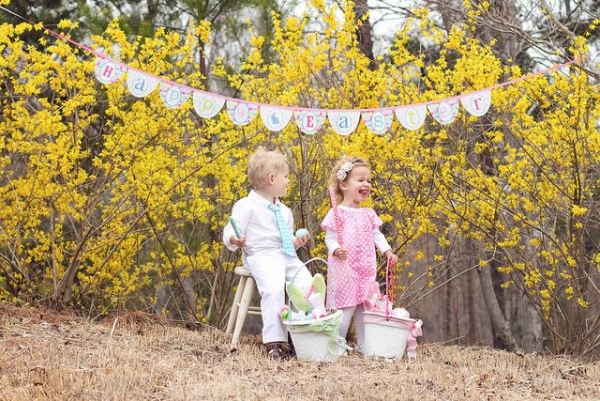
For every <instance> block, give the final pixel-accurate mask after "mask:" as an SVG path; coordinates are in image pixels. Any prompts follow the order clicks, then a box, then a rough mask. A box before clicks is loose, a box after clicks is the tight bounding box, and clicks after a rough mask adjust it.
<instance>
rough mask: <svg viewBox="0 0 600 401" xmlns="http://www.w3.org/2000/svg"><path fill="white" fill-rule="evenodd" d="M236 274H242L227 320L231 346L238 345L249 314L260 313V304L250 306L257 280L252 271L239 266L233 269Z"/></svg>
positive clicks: (227, 331) (226, 330)
mask: <svg viewBox="0 0 600 401" xmlns="http://www.w3.org/2000/svg"><path fill="white" fill-rule="evenodd" d="M233 272H234V273H235V274H237V275H238V276H240V282H239V284H238V287H237V290H236V291H235V297H234V299H233V305H232V306H231V312H229V321H228V322H227V329H225V332H226V333H227V334H232V333H233V336H232V337H231V348H232V349H234V348H236V347H237V344H238V341H239V339H240V333H241V332H242V327H244V322H245V321H246V316H247V315H260V314H261V311H260V306H250V303H251V302H252V297H253V296H254V290H255V289H256V282H255V281H254V278H252V274H250V271H249V270H248V269H246V268H245V267H243V266H238V267H236V268H235V270H234V271H233Z"/></svg>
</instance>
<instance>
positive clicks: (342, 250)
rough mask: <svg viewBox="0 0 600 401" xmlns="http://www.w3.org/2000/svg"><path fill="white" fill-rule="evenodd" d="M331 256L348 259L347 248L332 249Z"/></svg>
mask: <svg viewBox="0 0 600 401" xmlns="http://www.w3.org/2000/svg"><path fill="white" fill-rule="evenodd" d="M333 256H335V257H336V258H338V259H341V260H346V259H348V250H347V249H346V248H338V249H336V250H335V251H333Z"/></svg>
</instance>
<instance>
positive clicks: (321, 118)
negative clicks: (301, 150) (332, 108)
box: [294, 109, 327, 135]
mask: <svg viewBox="0 0 600 401" xmlns="http://www.w3.org/2000/svg"><path fill="white" fill-rule="evenodd" d="M326 116H327V114H326V113H325V111H323V110H317V109H313V110H302V111H295V112H294V118H295V119H296V125H298V128H300V131H302V132H304V133H305V134H307V135H312V134H314V133H315V132H317V131H318V130H320V129H321V127H322V126H323V123H324V122H325V117H326Z"/></svg>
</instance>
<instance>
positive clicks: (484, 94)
mask: <svg viewBox="0 0 600 401" xmlns="http://www.w3.org/2000/svg"><path fill="white" fill-rule="evenodd" d="M491 102H492V90H491V89H485V90H481V91H477V92H473V93H469V94H468V95H464V96H461V97H460V103H461V104H462V105H463V107H464V108H465V110H467V111H468V112H469V114H471V115H473V116H476V117H481V116H483V115H484V114H485V113H487V112H488V110H489V109H490V104H491Z"/></svg>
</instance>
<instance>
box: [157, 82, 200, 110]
mask: <svg viewBox="0 0 600 401" xmlns="http://www.w3.org/2000/svg"><path fill="white" fill-rule="evenodd" d="M191 94H192V93H191V91H190V90H189V89H187V88H185V87H183V86H179V85H172V84H168V83H166V82H162V83H161V84H160V98H161V99H162V100H163V103H164V104H165V106H167V107H168V108H170V109H176V108H178V107H180V106H181V105H182V104H183V103H184V102H185V101H186V100H188V98H189V97H190V95H191Z"/></svg>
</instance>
